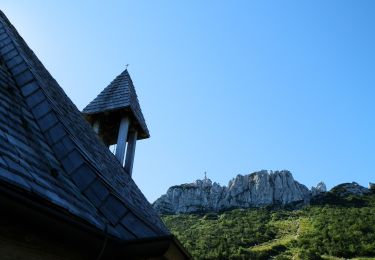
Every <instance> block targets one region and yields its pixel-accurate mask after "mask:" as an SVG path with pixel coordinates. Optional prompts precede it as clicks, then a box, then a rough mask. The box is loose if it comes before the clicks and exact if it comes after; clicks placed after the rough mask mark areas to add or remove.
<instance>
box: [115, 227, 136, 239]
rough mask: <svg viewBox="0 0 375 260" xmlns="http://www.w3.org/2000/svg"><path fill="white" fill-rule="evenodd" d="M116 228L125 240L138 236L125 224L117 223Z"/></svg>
mask: <svg viewBox="0 0 375 260" xmlns="http://www.w3.org/2000/svg"><path fill="white" fill-rule="evenodd" d="M115 228H116V230H117V231H118V232H119V234H120V236H121V238H122V239H124V240H132V239H135V238H136V236H135V235H134V234H133V233H131V232H130V231H129V230H128V229H126V228H124V226H123V225H121V224H118V225H116V227H115Z"/></svg>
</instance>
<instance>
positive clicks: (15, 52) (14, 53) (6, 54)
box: [3, 49, 18, 62]
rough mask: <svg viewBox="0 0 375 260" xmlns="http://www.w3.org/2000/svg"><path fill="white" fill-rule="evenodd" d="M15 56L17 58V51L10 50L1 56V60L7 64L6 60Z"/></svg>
mask: <svg viewBox="0 0 375 260" xmlns="http://www.w3.org/2000/svg"><path fill="white" fill-rule="evenodd" d="M16 56H18V51H17V50H16V49H14V50H12V51H10V52H8V53H5V54H4V55H3V58H4V61H5V62H7V61H8V60H10V59H13V58H14V57H16Z"/></svg>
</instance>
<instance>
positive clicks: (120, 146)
mask: <svg viewBox="0 0 375 260" xmlns="http://www.w3.org/2000/svg"><path fill="white" fill-rule="evenodd" d="M129 124H130V121H129V118H128V117H126V116H125V117H123V118H121V122H120V129H119V131H118V136H117V146H116V157H117V159H118V160H119V161H120V163H121V165H122V166H123V165H124V157H125V148H126V140H127V139H128V130H129Z"/></svg>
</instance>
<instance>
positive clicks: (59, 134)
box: [45, 122, 66, 145]
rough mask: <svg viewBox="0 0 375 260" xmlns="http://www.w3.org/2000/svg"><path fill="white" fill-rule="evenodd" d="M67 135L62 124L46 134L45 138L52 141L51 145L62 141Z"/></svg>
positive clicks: (50, 129)
mask: <svg viewBox="0 0 375 260" xmlns="http://www.w3.org/2000/svg"><path fill="white" fill-rule="evenodd" d="M65 135H66V131H65V129H64V126H63V125H62V124H61V123H60V122H58V123H57V124H55V125H54V126H53V127H51V128H49V129H48V130H47V131H46V133H45V136H46V138H47V140H49V141H50V144H51V145H52V144H54V143H57V142H58V141H60V140H61V139H62V138H63V137H64V136H65Z"/></svg>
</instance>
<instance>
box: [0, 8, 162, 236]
mask: <svg viewBox="0 0 375 260" xmlns="http://www.w3.org/2000/svg"><path fill="white" fill-rule="evenodd" d="M129 84H130V83H129ZM134 94H135V92H134ZM0 185H11V186H12V187H15V188H17V189H18V190H19V191H22V194H25V196H27V194H32V195H33V196H35V195H36V196H38V197H39V198H40V200H41V201H44V202H46V203H48V204H49V205H54V206H55V207H57V208H58V209H59V210H60V211H62V212H63V213H64V214H66V215H68V216H74V217H78V218H80V219H81V220H82V221H84V222H86V223H88V224H89V225H92V226H93V227H95V228H97V229H100V230H103V231H105V232H107V233H109V234H110V235H111V236H113V237H116V238H119V239H122V240H134V239H139V238H150V237H158V236H164V235H168V234H169V231H168V230H167V229H166V228H165V226H164V224H163V223H162V221H161V220H160V218H159V216H158V215H157V214H156V213H155V211H154V210H153V208H152V207H151V205H150V203H149V202H148V201H147V200H146V198H145V197H144V196H143V194H142V192H141V191H140V190H139V189H138V187H137V185H136V184H135V183H134V181H133V180H132V179H131V177H130V176H129V175H128V174H127V173H126V172H125V171H124V169H123V167H122V166H121V165H120V163H119V162H118V160H117V159H116V158H115V156H114V155H113V154H112V153H111V152H110V151H109V150H108V149H107V147H105V146H104V145H103V144H102V142H101V141H100V140H99V139H98V137H97V136H96V134H95V133H94V131H93V130H92V128H91V127H90V125H89V124H88V123H87V122H86V121H85V120H84V118H83V117H82V115H81V113H80V111H79V110H78V109H77V108H76V106H75V105H74V104H73V103H72V102H71V100H70V99H69V98H68V97H67V96H66V94H65V93H64V91H63V90H62V88H61V87H60V86H59V85H58V83H57V82H56V81H55V80H54V78H53V77H52V76H51V75H50V74H49V72H48V71H47V70H46V68H45V67H44V66H43V64H42V63H41V62H40V61H39V59H38V58H37V57H36V56H35V54H34V53H33V52H32V50H31V49H30V48H29V47H28V46H27V44H26V43H25V41H24V40H23V39H22V37H21V36H20V35H19V34H18V32H17V31H16V29H15V28H14V27H13V26H12V25H11V24H10V22H9V21H8V19H7V18H6V17H5V15H4V14H3V13H2V12H1V11H0Z"/></svg>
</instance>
